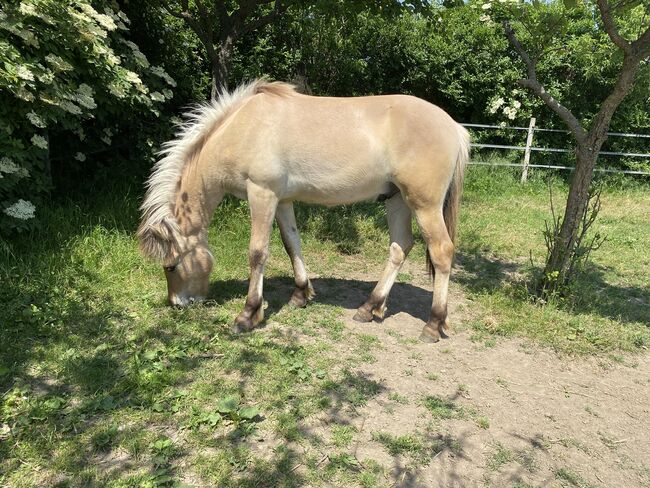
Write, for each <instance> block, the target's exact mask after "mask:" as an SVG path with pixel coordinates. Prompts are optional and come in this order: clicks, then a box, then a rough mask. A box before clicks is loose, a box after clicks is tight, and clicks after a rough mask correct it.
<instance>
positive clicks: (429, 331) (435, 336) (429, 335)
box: [420, 325, 440, 344]
mask: <svg viewBox="0 0 650 488" xmlns="http://www.w3.org/2000/svg"><path fill="white" fill-rule="evenodd" d="M420 340H421V341H422V342H428V343H430V344H433V343H436V342H438V341H439V340H440V333H439V332H438V331H437V330H436V329H434V328H433V327H431V326H429V325H425V326H424V328H423V329H422V332H421V333H420Z"/></svg>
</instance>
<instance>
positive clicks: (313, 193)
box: [283, 165, 390, 205]
mask: <svg viewBox="0 0 650 488" xmlns="http://www.w3.org/2000/svg"><path fill="white" fill-rule="evenodd" d="M388 191H390V178H389V175H387V174H386V173H385V172H384V171H383V170H382V168H381V165H375V166H374V167H371V168H368V167H357V168H354V167H350V166H347V167H346V166H340V165H332V166H329V165H320V166H318V170H316V171H304V169H303V170H302V171H293V172H289V173H288V174H287V179H286V188H285V192H283V193H284V194H285V196H286V198H287V199H291V200H297V201H301V202H305V203H314V204H320V205H341V204H346V203H354V202H361V201H364V200H373V199H376V198H377V196H378V195H381V194H382V193H383V194H385V193H387V192H388Z"/></svg>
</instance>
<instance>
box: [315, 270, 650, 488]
mask: <svg viewBox="0 0 650 488" xmlns="http://www.w3.org/2000/svg"><path fill="white" fill-rule="evenodd" d="M418 264H419V263H412V264H410V265H409V264H408V263H407V268H406V269H405V270H404V271H405V272H407V273H409V274H410V275H411V278H412V279H411V280H410V283H398V284H396V285H395V287H394V289H393V291H392V293H391V299H390V302H389V309H388V314H387V317H386V318H385V319H384V321H383V322H381V323H379V322H372V323H369V324H359V323H356V322H354V321H353V320H352V315H353V314H354V312H355V307H356V306H357V305H359V304H361V303H362V302H363V300H364V299H365V297H366V296H367V292H368V291H369V290H370V289H371V288H372V286H373V284H374V282H373V279H374V277H373V276H371V275H365V274H364V275H361V276H359V275H358V276H355V277H354V279H350V276H349V275H348V276H347V277H345V279H344V278H341V279H340V280H339V279H329V278H328V279H322V280H321V279H318V278H316V279H314V286H315V288H316V291H317V293H318V294H319V295H318V296H319V298H318V299H320V300H325V301H327V302H328V303H337V302H338V303H339V304H342V305H343V306H344V307H345V312H344V321H345V326H346V328H347V329H348V330H349V331H353V332H354V333H356V334H359V333H363V334H370V335H374V336H376V337H377V338H378V339H379V343H378V346H377V347H376V348H375V349H374V350H373V351H372V354H373V355H374V356H375V358H376V361H374V362H357V363H356V366H354V367H353V370H354V371H355V373H357V374H360V375H362V376H363V377H364V378H367V379H368V380H370V381H375V382H377V383H379V384H380V385H381V391H380V392H379V393H378V394H376V395H375V396H373V397H372V398H370V399H369V401H368V402H367V404H366V405H364V406H362V407H358V408H348V409H345V410H335V411H334V410H332V411H330V412H327V413H326V414H323V415H321V416H319V418H318V419H317V421H314V422H313V425H312V428H313V434H314V435H318V434H320V435H322V436H323V437H324V438H325V439H327V435H328V432H329V431H330V429H329V427H330V426H331V424H332V423H337V424H349V425H352V426H354V427H355V428H356V430H357V434H356V436H355V439H354V441H353V443H352V445H351V447H350V450H351V453H352V454H353V455H354V456H355V457H356V458H357V459H358V460H359V461H360V462H361V463H364V462H366V461H367V460H369V459H372V460H374V461H376V462H378V463H379V464H381V465H382V466H384V468H385V473H386V474H385V478H386V479H385V482H386V484H388V485H392V486H423V487H471V486H495V487H502V486H519V487H524V486H578V487H588V486H589V487H591V486H593V487H637V486H639V487H641V486H645V487H648V486H650V354H644V355H635V356H626V357H623V359H619V360H618V361H617V360H612V359H603V358H577V357H569V356H564V355H558V354H557V353H555V352H553V351H551V350H549V349H546V348H542V347H539V346H536V345H533V344H530V343H527V342H525V341H523V340H513V339H505V338H500V339H498V340H497V341H493V342H494V343H493V344H487V345H486V343H485V342H481V341H479V342H476V341H473V340H471V337H472V331H471V330H467V329H466V330H462V329H463V327H462V326H461V327H460V329H461V332H457V333H455V334H453V335H452V337H451V338H449V339H446V340H443V341H441V342H439V343H438V344H433V345H432V344H424V343H421V342H419V341H418V340H417V338H418V336H419V334H420V331H421V329H422V326H423V319H425V318H426V317H427V315H428V310H429V306H430V301H431V295H430V290H431V286H430V284H429V280H428V277H427V276H426V273H425V272H424V270H420V269H418V268H419V266H418ZM359 283H361V284H362V285H363V286H359ZM449 305H450V318H451V321H452V325H453V324H463V323H464V322H465V321H468V320H469V319H471V317H470V315H469V314H470V312H469V310H471V309H472V306H471V304H469V303H468V300H467V299H465V298H464V297H463V296H462V294H461V293H460V291H459V290H458V289H457V288H456V287H454V286H453V284H452V289H451V295H450V302H449ZM336 354H337V355H341V358H344V357H345V358H347V360H352V359H355V358H352V357H351V356H350V355H351V354H353V348H352V347H350V348H349V350H348V351H345V350H343V351H340V350H337V351H336ZM353 364H354V363H353ZM427 397H436V398H439V399H443V400H444V401H446V402H447V403H446V404H447V405H448V409H447V410H446V413H448V414H449V415H447V417H450V418H445V416H444V415H443V418H441V417H440V415H438V416H437V415H436V414H435V413H432V412H431V411H430V410H428V409H427V408H426V407H425V399H426V398H427ZM378 433H387V434H390V435H392V436H405V435H412V436H416V437H417V438H418V439H420V440H421V441H423V442H425V443H428V442H430V443H432V444H433V445H436V446H438V448H437V449H436V450H435V451H431V452H432V455H431V456H430V458H429V459H427V460H426V461H424V462H422V461H421V460H420V461H417V460H414V459H413V456H411V455H410V454H409V453H408V452H404V453H399V454H395V453H393V454H390V453H389V452H388V450H387V448H386V447H385V445H382V443H380V442H379V441H377V438H378ZM325 452H326V450H325ZM433 452H436V453H435V454H433Z"/></svg>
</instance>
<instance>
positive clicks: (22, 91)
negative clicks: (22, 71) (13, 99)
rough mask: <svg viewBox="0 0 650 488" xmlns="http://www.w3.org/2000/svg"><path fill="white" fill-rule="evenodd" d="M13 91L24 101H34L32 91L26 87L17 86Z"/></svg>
mask: <svg viewBox="0 0 650 488" xmlns="http://www.w3.org/2000/svg"><path fill="white" fill-rule="evenodd" d="M14 93H15V94H16V96H17V97H18V98H20V99H22V100H25V101H26V102H33V101H34V95H33V94H32V92H30V91H29V90H28V89H26V88H25V87H23V86H18V87H16V89H15V90H14Z"/></svg>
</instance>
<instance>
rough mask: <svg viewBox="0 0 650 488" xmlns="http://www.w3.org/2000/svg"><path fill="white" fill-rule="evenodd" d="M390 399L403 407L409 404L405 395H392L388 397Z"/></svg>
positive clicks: (394, 393) (395, 393)
mask: <svg viewBox="0 0 650 488" xmlns="http://www.w3.org/2000/svg"><path fill="white" fill-rule="evenodd" d="M388 399H389V400H390V401H393V402H397V403H401V404H402V405H407V404H408V403H409V399H408V398H407V397H405V396H403V395H400V394H399V393H397V392H393V393H390V394H389V395H388Z"/></svg>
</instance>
